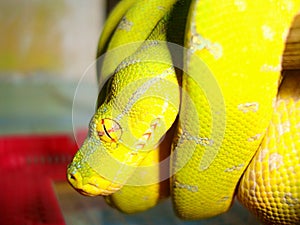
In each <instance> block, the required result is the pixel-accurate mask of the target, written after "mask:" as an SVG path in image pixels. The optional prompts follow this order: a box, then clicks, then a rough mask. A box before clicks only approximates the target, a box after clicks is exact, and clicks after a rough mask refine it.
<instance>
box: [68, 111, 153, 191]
mask: <svg viewBox="0 0 300 225" xmlns="http://www.w3.org/2000/svg"><path fill="white" fill-rule="evenodd" d="M121 136H122V128H121V126H120V125H119V123H118V122H116V121H115V120H113V119H111V118H103V115H102V116H101V117H100V116H99V115H98V114H95V116H94V118H93V119H92V120H91V123H90V129H89V134H88V137H87V138H86V140H85V141H84V143H83V144H82V146H81V147H80V149H79V150H78V152H77V153H76V155H75V157H74V158H73V161H72V162H71V164H70V165H69V166H68V170H67V179H68V181H69V183H70V184H71V185H72V186H73V187H74V188H75V189H76V190H77V191H78V192H80V193H81V194H83V195H88V196H96V195H103V196H107V195H110V194H112V193H114V192H116V191H118V190H119V189H120V188H121V187H122V186H123V185H124V184H125V183H126V180H127V179H128V178H129V177H130V175H131V174H132V173H133V172H134V170H135V168H136V166H137V165H138V164H139V163H140V162H141V161H142V160H143V158H144V157H145V154H147V153H146V152H139V153H137V151H134V150H133V149H132V148H130V147H128V146H127V145H125V144H124V143H123V142H122V141H121Z"/></svg>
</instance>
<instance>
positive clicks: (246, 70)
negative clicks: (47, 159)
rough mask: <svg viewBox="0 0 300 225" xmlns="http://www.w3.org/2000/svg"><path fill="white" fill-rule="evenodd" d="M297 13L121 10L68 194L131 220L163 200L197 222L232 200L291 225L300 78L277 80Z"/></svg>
mask: <svg viewBox="0 0 300 225" xmlns="http://www.w3.org/2000/svg"><path fill="white" fill-rule="evenodd" d="M299 10H300V1H299V0H285V1H284V0H282V1H279V0H278V1H268V0H263V1H250V0H249V1H247V0H232V1H214V0H186V1H183V0H181V1H175V0H167V1H160V0H151V1H145V0H136V1H134V0H123V1H121V3H120V4H119V5H118V6H117V7H116V8H115V9H114V11H113V12H112V13H111V15H110V17H109V18H108V20H107V23H106V26H105V27H104V30H103V33H102V36H101V38H100V41H99V49H98V55H99V56H100V55H102V54H104V53H105V52H106V56H105V57H104V60H103V61H102V62H101V63H99V74H100V76H101V74H102V73H103V74H110V73H112V76H111V78H110V79H109V80H108V81H107V82H106V84H105V86H104V88H103V89H102V90H101V93H100V95H99V101H98V106H99V107H98V109H97V111H96V113H95V115H94V116H93V118H92V120H91V123H90V127H89V134H88V137H87V138H86V140H85V142H84V143H83V145H82V146H81V148H80V149H79V151H78V152H77V154H76V155H75V157H74V159H73V161H72V163H71V164H70V165H69V167H68V180H69V182H70V183H71V185H72V186H73V187H74V188H75V189H77V190H78V191H79V192H81V193H82V194H85V195H91V196H94V195H103V196H106V197H105V198H106V200H107V202H108V203H109V204H111V205H112V206H114V207H116V208H118V209H119V210H121V211H123V212H127V213H133V212H138V211H143V210H147V209H148V208H150V207H153V206H154V205H156V204H157V203H158V202H159V200H160V199H163V198H166V197H167V196H168V195H169V194H170V195H171V197H172V201H173V205H174V209H175V211H176V213H177V215H178V216H179V217H181V218H183V219H202V218H208V217H212V216H215V215H218V214H220V213H223V212H225V211H227V210H228V209H229V208H230V206H231V204H232V201H233V199H234V196H235V195H237V197H238V199H239V200H240V201H241V202H242V204H244V205H245V206H246V207H247V208H248V209H249V210H250V211H252V212H253V213H254V214H255V215H256V216H258V217H259V218H260V220H261V221H263V222H264V223H265V224H299V223H300V161H299V157H300V101H299V96H300V90H299V89H300V88H299V83H300V76H299V74H297V73H294V74H289V75H286V76H284V74H283V73H281V60H282V54H283V51H284V46H285V45H284V44H285V40H286V37H287V35H288V31H289V28H290V26H291V23H292V21H293V19H294V17H295V16H296V14H297V13H298V12H299ZM180 46H182V47H180ZM108 53H110V55H109V54H108ZM278 90H279V92H278ZM167 131H168V132H167ZM170 149H171V152H170ZM169 163H170V165H169ZM168 168H170V169H168ZM168 178H170V179H168Z"/></svg>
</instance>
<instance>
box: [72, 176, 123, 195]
mask: <svg viewBox="0 0 300 225" xmlns="http://www.w3.org/2000/svg"><path fill="white" fill-rule="evenodd" d="M67 180H68V182H69V183H70V184H71V186H72V187H73V188H74V189H75V190H76V191H78V192H79V193H80V194H82V195H85V196H98V195H100V196H108V195H110V194H112V193H114V192H116V191H118V190H119V189H120V188H121V187H122V185H120V184H115V183H113V182H111V181H109V180H107V179H105V178H104V177H102V176H100V175H97V176H96V175H94V176H91V177H83V176H82V175H81V173H80V172H79V171H69V172H68V175H67Z"/></svg>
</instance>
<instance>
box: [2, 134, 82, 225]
mask: <svg viewBox="0 0 300 225" xmlns="http://www.w3.org/2000/svg"><path fill="white" fill-rule="evenodd" d="M76 150H77V145H76V142H75V141H74V139H73V138H71V136H69V135H43V136H4V137H0V190H1V191H0V202H1V204H0V224H3V225H21V224H22V225H36V224H39V225H42V224H44V225H45V224H47V225H48V224H49V225H50V224H51V225H64V224H65V222H64V219H63V216H62V214H61V211H60V209H59V206H58V201H57V199H56V196H55V193H54V191H53V187H52V183H53V181H65V180H66V168H67V165H68V164H69V163H70V161H71V159H72V157H73V155H74V154H75V152H76Z"/></svg>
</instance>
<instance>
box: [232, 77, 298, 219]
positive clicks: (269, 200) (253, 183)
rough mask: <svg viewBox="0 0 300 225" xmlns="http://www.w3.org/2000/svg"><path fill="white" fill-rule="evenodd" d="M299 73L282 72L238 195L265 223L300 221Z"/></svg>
mask: <svg viewBox="0 0 300 225" xmlns="http://www.w3.org/2000/svg"><path fill="white" fill-rule="evenodd" d="M299 121H300V73H299V72H290V74H287V75H285V77H284V80H283V82H282V84H281V86H280V89H279V95H278V98H277V101H276V105H275V110H274V114H273V116H272V121H271V123H270V125H269V127H268V131H267V134H266V137H265V138H264V140H263V141H262V144H261V146H260V147H259V150H258V152H257V153H256V155H255V157H254V158H253V160H252V162H251V163H250V165H249V167H248V169H247V170H246V172H245V174H244V175H243V178H242V180H241V184H240V185H239V188H238V194H237V196H238V198H239V200H240V201H241V202H242V203H243V205H245V206H246V207H247V208H248V209H249V210H250V211H252V212H253V213H254V214H255V215H256V216H258V217H259V218H260V219H261V221H263V222H264V223H265V224H278V225H281V224H299V223H300V180H299V177H300V164H299V162H300V151H299V149H300V126H299V125H300V123H299Z"/></svg>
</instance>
